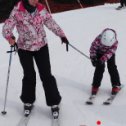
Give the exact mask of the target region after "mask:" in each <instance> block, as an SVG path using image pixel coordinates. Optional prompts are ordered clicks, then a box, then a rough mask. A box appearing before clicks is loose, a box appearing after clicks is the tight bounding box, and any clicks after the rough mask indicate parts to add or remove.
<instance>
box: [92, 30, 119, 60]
mask: <svg viewBox="0 0 126 126" xmlns="http://www.w3.org/2000/svg"><path fill="white" fill-rule="evenodd" d="M105 30H106V29H105ZM105 30H103V32H104V31H105ZM103 32H102V33H103ZM102 33H101V34H100V35H98V36H97V37H96V38H95V40H94V41H93V42H92V44H91V47H90V58H91V59H93V58H96V57H97V53H99V54H101V55H102V57H101V58H100V60H101V61H102V62H106V61H107V60H109V59H110V58H111V57H112V55H113V54H115V52H116V50H117V46H118V41H117V39H116V41H115V43H114V44H113V45H112V46H105V45H103V44H102V43H101V35H102ZM115 35H116V32H115Z"/></svg>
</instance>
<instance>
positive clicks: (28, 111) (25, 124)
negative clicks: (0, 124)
mask: <svg viewBox="0 0 126 126" xmlns="http://www.w3.org/2000/svg"><path fill="white" fill-rule="evenodd" d="M33 107H34V106H30V107H26V106H25V110H24V115H23V116H22V117H21V119H20V121H19V122H18V124H17V126H28V122H29V119H30V117H31V112H32V110H33Z"/></svg>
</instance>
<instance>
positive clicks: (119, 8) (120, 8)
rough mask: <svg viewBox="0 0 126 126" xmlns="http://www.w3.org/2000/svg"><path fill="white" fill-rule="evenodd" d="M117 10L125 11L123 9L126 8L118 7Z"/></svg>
mask: <svg viewBox="0 0 126 126" xmlns="http://www.w3.org/2000/svg"><path fill="white" fill-rule="evenodd" d="M115 9H116V10H123V9H125V7H117V8H115Z"/></svg>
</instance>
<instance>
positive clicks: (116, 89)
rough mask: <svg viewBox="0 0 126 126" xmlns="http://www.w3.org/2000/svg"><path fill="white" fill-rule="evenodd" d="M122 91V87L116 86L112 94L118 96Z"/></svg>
mask: <svg viewBox="0 0 126 126" xmlns="http://www.w3.org/2000/svg"><path fill="white" fill-rule="evenodd" d="M120 89H121V86H115V87H113V88H112V91H111V94H112V95H116V94H117V93H118V92H119V91H120Z"/></svg>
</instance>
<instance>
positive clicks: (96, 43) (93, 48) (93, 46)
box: [90, 35, 100, 59]
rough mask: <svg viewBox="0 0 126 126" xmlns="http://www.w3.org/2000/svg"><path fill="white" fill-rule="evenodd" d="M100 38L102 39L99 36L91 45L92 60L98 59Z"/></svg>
mask: <svg viewBox="0 0 126 126" xmlns="http://www.w3.org/2000/svg"><path fill="white" fill-rule="evenodd" d="M99 37H100V35H98V36H97V37H96V38H95V40H94V41H93V42H92V44H91V47H90V58H91V59H92V58H96V53H97V50H98V46H99Z"/></svg>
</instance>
